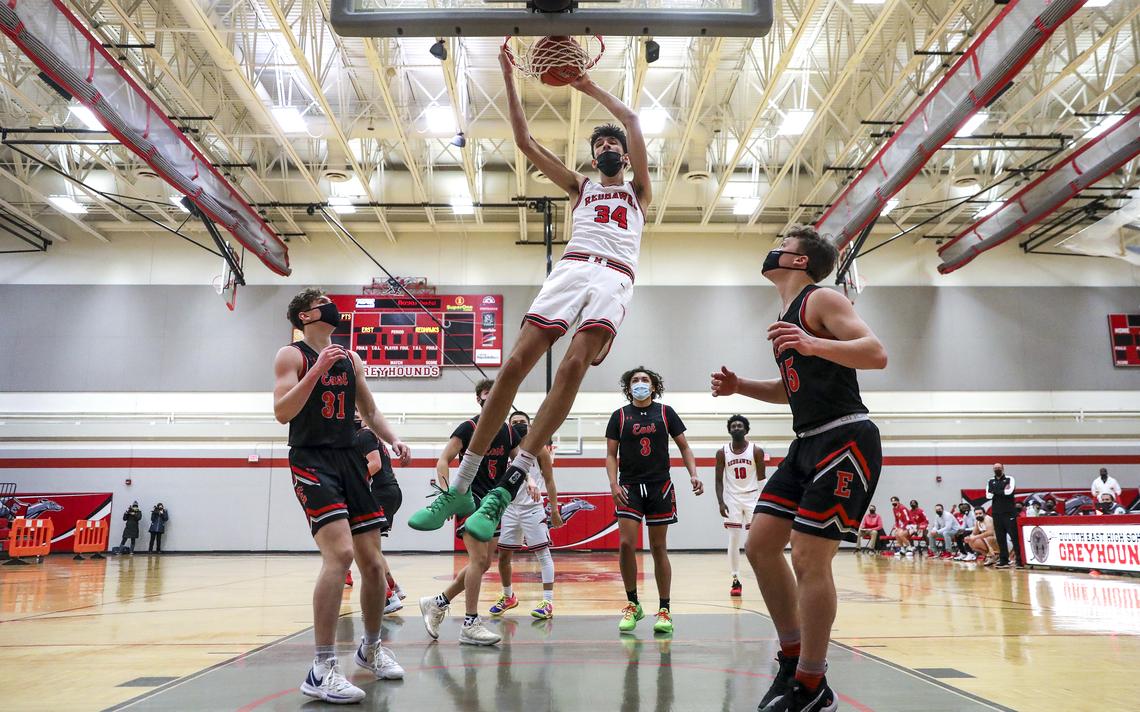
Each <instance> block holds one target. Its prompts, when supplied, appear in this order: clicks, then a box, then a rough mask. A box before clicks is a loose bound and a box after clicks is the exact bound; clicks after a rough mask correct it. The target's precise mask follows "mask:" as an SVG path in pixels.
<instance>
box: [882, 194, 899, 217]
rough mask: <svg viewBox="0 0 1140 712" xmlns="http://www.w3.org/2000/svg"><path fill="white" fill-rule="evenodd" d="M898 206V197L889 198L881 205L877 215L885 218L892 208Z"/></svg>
mask: <svg viewBox="0 0 1140 712" xmlns="http://www.w3.org/2000/svg"><path fill="white" fill-rule="evenodd" d="M898 206H899V199H898V198H891V199H890V200H888V201H887V202H886V204H885V205H884V206H883V209H882V210H881V211H880V212H879V216H880V217H884V218H885V217H886V216H888V215H890V214H891V211H892V210H894V209H895V208H897V207H898Z"/></svg>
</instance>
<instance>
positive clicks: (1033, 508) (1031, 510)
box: [1024, 499, 1041, 517]
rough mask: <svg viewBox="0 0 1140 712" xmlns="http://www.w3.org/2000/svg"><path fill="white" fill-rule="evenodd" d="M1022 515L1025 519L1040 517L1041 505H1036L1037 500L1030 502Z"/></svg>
mask: <svg viewBox="0 0 1140 712" xmlns="http://www.w3.org/2000/svg"><path fill="white" fill-rule="evenodd" d="M1024 514H1025V516H1027V517H1040V516H1041V505H1039V504H1037V500H1035V499H1034V500H1030V501H1029V502H1028V505H1027V506H1026V507H1025V510H1024Z"/></svg>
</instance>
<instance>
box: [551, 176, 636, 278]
mask: <svg viewBox="0 0 1140 712" xmlns="http://www.w3.org/2000/svg"><path fill="white" fill-rule="evenodd" d="M644 227H645V215H644V214H643V213H642V212H641V204H640V203H638V202H637V195H636V194H635V193H634V190H633V184H632V183H620V184H618V185H602V184H601V183H595V182H594V181H592V180H590V179H589V178H587V179H585V180H584V181H582V185H581V186H579V188H578V202H577V203H576V204H575V205H574V212H573V225H572V227H571V231H570V242H569V243H568V244H567V245H566V251H567V252H587V253H589V254H591V255H597V256H598V257H606V258H609V259H611V260H617V261H618V262H620V263H622V264H624V265H625V266H627V267H629V269H630V270H632V271H633V272H635V273H636V272H637V257H638V253H639V252H640V251H641V232H642V228H644Z"/></svg>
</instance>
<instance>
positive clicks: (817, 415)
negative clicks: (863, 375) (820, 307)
mask: <svg viewBox="0 0 1140 712" xmlns="http://www.w3.org/2000/svg"><path fill="white" fill-rule="evenodd" d="M817 289H820V287H818V286H816V285H814V284H809V285H808V286H806V287H804V290H803V291H802V292H800V293H799V296H797V297H796V298H795V299H793V300H792V303H791V304H790V305H789V306H788V311H787V313H785V314H784V315H783V316H782V317H781V318H780V320H781V321H785V322H787V323H789V324H795V325H796V326H798V327H800V328H801V329H803V330H804V331H805V332H807V333H808V334H811V335H813V336H819V335H818V334H815V333H814V332H813V331H812V330H811V328H810V327H808V325H807V322H806V318H805V314H806V313H807V302H808V298H809V297H810V296H811V295H812V293H814V292H815V291H816V290H817ZM821 338H822V337H821ZM776 365H777V366H779V367H780V377H781V379H782V380H783V382H784V391H785V392H786V393H787V394H788V405H790V406H791V408H792V429H793V430H795V431H796V433H797V434H802V433H805V432H807V431H809V430H812V429H813V428H817V427H819V426H821V425H824V424H826V423H830V422H832V421H834V420H837V419H839V418H842V417H843V416H845V415H852V414H855V413H866V412H867V406H865V405H863V399H862V398H861V397H860V396H859V380H858V379H857V378H856V376H855V369H853V368H848V367H847V366H841V365H839V364H837V363H835V362H834V361H828V360H827V359H824V358H819V357H818V356H804V355H803V354H801V353H799V352H798V351H795V350H794V349H786V350H785V351H784V352H783V353H779V354H776Z"/></svg>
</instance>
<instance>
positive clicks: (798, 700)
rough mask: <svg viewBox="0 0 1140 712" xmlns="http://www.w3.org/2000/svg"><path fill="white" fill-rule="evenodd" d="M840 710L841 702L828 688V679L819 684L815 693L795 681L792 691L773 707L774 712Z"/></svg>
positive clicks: (828, 711) (793, 681) (827, 711)
mask: <svg viewBox="0 0 1140 712" xmlns="http://www.w3.org/2000/svg"><path fill="white" fill-rule="evenodd" d="M837 709H839V702H838V701H837V700H836V699H835V693H834V692H832V691H831V688H830V687H828V686H827V678H826V677H825V678H823V679H822V680H820V682H819V687H817V688H816V689H815V692H811V691H810V690H808V689H807V688H806V687H804V684H803V683H802V682H800V681H798V680H795V679H793V680H792V684H791V690H790V691H789V692H788V693H787V694H786V695H784V696H783V697H781V698H780V700H779V701H778V702H776V704H775V705H773V706H772V712H835V710H837Z"/></svg>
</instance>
